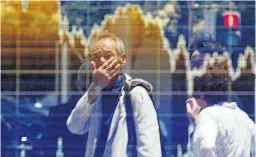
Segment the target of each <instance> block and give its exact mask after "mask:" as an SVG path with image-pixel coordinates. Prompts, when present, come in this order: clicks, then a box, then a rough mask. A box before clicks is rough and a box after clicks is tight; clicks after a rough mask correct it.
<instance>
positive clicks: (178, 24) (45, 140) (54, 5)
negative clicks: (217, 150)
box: [1, 0, 256, 157]
mask: <svg viewBox="0 0 256 157" xmlns="http://www.w3.org/2000/svg"><path fill="white" fill-rule="evenodd" d="M104 30H108V31H109V32H111V33H114V34H115V35H117V36H119V37H121V38H122V39H123V40H124V42H125V46H126V53H127V55H128V65H127V67H126V69H125V71H126V72H127V73H128V74H130V75H131V76H132V77H139V78H143V79H145V80H147V81H149V82H150V83H152V85H153V87H154V92H153V96H154V100H155V102H156V106H157V112H158V114H159V117H160V122H161V127H162V128H163V129H162V130H163V131H164V135H165V149H166V151H167V153H168V157H182V156H184V157H185V156H186V157H191V156H192V155H191V143H190V139H189V132H191V130H192V128H191V126H190V125H189V121H188V119H187V117H186V110H185V100H186V99H187V98H188V97H189V96H190V95H191V94H192V92H193V90H192V89H191V88H190V89H189V87H192V85H193V77H192V74H193V73H192V71H191V68H190V64H189V52H188V50H189V48H188V47H189V45H190V44H191V43H193V42H194V41H195V40H197V39H199V38H202V37H205V36H208V37H209V36H210V37H211V38H212V39H215V40H217V41H218V42H219V43H220V44H222V45H223V46H224V47H225V48H226V49H227V51H228V53H227V54H220V56H223V57H224V58H225V59H224V60H223V64H227V69H226V70H228V71H229V74H230V77H231V78H232V81H231V82H230V84H229V86H230V97H235V99H236V100H237V102H238V104H239V106H240V107H241V108H242V110H244V111H245V112H246V113H247V114H249V116H250V118H251V119H252V120H255V110H256V109H255V106H256V102H255V97H256V96H255V89H256V87H255V82H256V79H255V74H256V72H255V65H256V64H255V60H256V59H255V2H254V1H235V2H232V1H130V2H129V1H58V0H50V1H49V0H48V1H40V0H15V1H10V0H2V1H1V156H3V157H54V156H56V157H64V156H65V157H73V156H76V157H83V156H84V154H85V146H86V139H87V136H86V134H85V135H81V136H79V135H73V134H71V133H69V132H68V130H67V128H66V126H65V124H66V119H67V117H68V115H69V114H70V112H71V110H72V109H73V108H74V106H75V104H76V102H77V100H78V99H79V97H81V92H80V91H79V90H78V89H77V85H76V81H77V72H78V69H79V67H80V66H81V65H82V64H83V63H84V62H85V61H86V60H87V59H88V53H89V52H88V51H89V50H88V47H89V45H90V43H91V42H93V40H94V39H95V37H97V35H98V34H99V33H100V32H102V31H104ZM198 70H200V69H198ZM186 84H190V85H191V86H188V87H187V86H186Z"/></svg>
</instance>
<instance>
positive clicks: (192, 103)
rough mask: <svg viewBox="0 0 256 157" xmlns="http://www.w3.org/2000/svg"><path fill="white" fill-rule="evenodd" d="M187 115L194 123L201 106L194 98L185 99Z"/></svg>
mask: <svg viewBox="0 0 256 157" xmlns="http://www.w3.org/2000/svg"><path fill="white" fill-rule="evenodd" d="M186 109H187V116H188V119H189V120H190V122H192V123H194V124H196V123H197V121H198V116H199V112H200V110H201V107H200V106H199V105H198V103H197V102H196V100H195V98H190V99H188V100H186Z"/></svg>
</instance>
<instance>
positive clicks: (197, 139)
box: [193, 102, 256, 157]
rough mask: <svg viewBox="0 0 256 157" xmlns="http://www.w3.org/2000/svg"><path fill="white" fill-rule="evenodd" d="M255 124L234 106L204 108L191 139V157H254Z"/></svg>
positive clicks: (231, 103)
mask: <svg viewBox="0 0 256 157" xmlns="http://www.w3.org/2000/svg"><path fill="white" fill-rule="evenodd" d="M255 135H256V127H255V124H254V122H253V121H252V120H251V119H250V118H249V117H248V115H247V114H246V113H245V112H243V111H242V110H241V109H239V107H237V104H236V103H235V102H230V103H227V102H225V103H223V104H221V105H214V106H210V107H207V108H206V109H204V110H203V111H202V112H200V114H199V118H198V123H197V126H196V129H195V132H194V137H193V154H194V157H250V153H252V156H253V157H255V146H256V145H255V142H256V141H255Z"/></svg>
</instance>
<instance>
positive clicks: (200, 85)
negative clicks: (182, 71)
mask: <svg viewBox="0 0 256 157" xmlns="http://www.w3.org/2000/svg"><path fill="white" fill-rule="evenodd" d="M193 48H194V50H193V51H192V55H191V67H192V68H193V67H197V68H198V67H201V66H202V61H203V59H202V58H203V57H204V54H205V52H208V53H210V52H214V51H217V52H219V53H221V52H220V51H222V50H221V46H220V45H218V44H217V43H216V42H214V41H211V40H202V41H200V42H198V43H196V45H193ZM201 50H202V51H201ZM218 50H220V51H218ZM209 66H211V67H209V69H210V71H208V73H205V74H204V75H202V76H201V77H196V78H195V79H194V92H195V94H194V95H193V97H192V98H190V99H188V100H187V101H186V109H187V114H188V118H189V119H190V121H191V122H192V123H194V124H195V130H194V134H193V154H194V157H250V155H251V157H255V147H256V144H255V142H256V141H255V136H256V126H255V124H254V122H253V121H252V120H251V119H250V118H249V117H248V115H247V114H246V113H245V112H243V111H242V110H241V109H239V107H238V106H237V103H236V102H233V101H228V96H227V91H228V81H230V77H229V75H228V71H227V69H225V65H223V64H213V65H209Z"/></svg>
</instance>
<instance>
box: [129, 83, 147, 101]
mask: <svg viewBox="0 0 256 157" xmlns="http://www.w3.org/2000/svg"><path fill="white" fill-rule="evenodd" d="M130 95H131V97H136V98H137V99H139V100H141V101H142V100H143V99H145V97H147V98H149V93H148V91H147V90H146V89H145V88H144V87H142V86H136V87H134V88H132V89H131V91H130Z"/></svg>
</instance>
